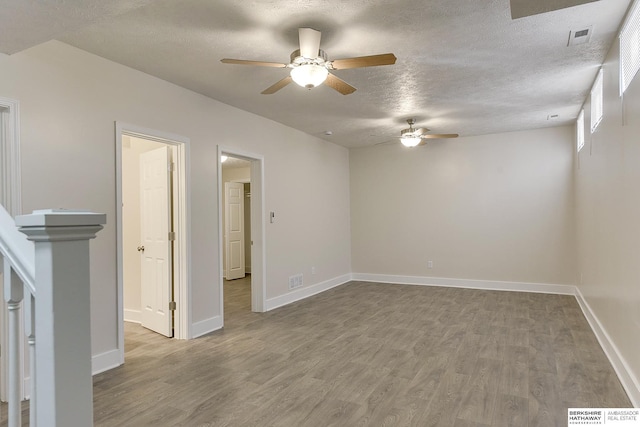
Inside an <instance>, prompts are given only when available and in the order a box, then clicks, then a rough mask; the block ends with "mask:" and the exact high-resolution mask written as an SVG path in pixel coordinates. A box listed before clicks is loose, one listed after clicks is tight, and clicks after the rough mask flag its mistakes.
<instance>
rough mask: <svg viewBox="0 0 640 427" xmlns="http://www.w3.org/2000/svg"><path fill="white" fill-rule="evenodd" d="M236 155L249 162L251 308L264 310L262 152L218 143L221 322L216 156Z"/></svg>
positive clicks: (219, 164) (221, 207) (222, 304)
mask: <svg viewBox="0 0 640 427" xmlns="http://www.w3.org/2000/svg"><path fill="white" fill-rule="evenodd" d="M223 154H225V155H227V156H232V157H237V158H240V159H243V160H247V161H249V162H251V241H252V243H253V244H252V245H251V311H254V312H257V313H262V312H264V311H266V283H267V269H266V265H267V262H266V250H265V248H266V238H265V234H266V233H265V210H264V206H265V204H264V156H262V155H260V154H256V153H251V152H248V151H243V150H238V149H237V148H232V147H227V146H223V145H218V147H217V160H216V163H217V165H218V272H219V274H218V280H219V282H218V283H220V301H219V303H220V306H219V310H220V318H221V320H222V325H223V326H224V277H223V261H222V254H223V250H224V249H223V244H224V234H223V227H224V224H223V223H224V220H223V218H224V217H223V212H222V210H223V209H224V206H222V193H223V192H224V184H223V182H222V162H221V161H220V156H222V155H223Z"/></svg>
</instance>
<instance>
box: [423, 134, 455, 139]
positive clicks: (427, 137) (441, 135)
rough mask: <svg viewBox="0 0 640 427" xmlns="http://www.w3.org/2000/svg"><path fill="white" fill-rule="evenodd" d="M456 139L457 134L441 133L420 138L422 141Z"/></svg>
mask: <svg viewBox="0 0 640 427" xmlns="http://www.w3.org/2000/svg"><path fill="white" fill-rule="evenodd" d="M457 137H458V134H457V133H441V134H436V133H432V134H428V135H422V136H421V138H423V139H440V138H457Z"/></svg>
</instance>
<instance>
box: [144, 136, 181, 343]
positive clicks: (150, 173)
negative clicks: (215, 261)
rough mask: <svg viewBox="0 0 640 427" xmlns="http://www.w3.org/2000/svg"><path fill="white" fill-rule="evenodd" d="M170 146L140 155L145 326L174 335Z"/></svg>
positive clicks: (163, 333)
mask: <svg viewBox="0 0 640 427" xmlns="http://www.w3.org/2000/svg"><path fill="white" fill-rule="evenodd" d="M169 162H170V154H169V147H167V146H165V147H162V148H158V149H156V150H153V151H148V152H146V153H142V154H141V155H140V230H141V240H140V241H141V243H140V247H139V248H138V250H139V251H140V254H141V259H142V265H141V281H142V283H141V302H142V319H141V320H142V326H144V327H145V328H148V329H151V330H153V331H155V332H158V333H160V334H162V335H166V336H168V337H171V336H173V316H172V312H171V311H170V310H169V302H170V301H171V298H172V280H171V241H170V240H169V231H171V175H170V172H169Z"/></svg>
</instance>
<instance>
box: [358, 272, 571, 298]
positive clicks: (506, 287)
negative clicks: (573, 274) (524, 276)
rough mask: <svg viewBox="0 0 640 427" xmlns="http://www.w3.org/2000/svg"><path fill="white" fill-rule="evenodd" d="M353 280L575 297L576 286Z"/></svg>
mask: <svg viewBox="0 0 640 427" xmlns="http://www.w3.org/2000/svg"><path fill="white" fill-rule="evenodd" d="M352 280H360V281H364V282H377V283H394V284H400V285H421V286H445V287H449V288H467V289H484V290H490V291H511V292H534V293H544V294H561V295H575V286H573V285H556V284H548V283H526V282H502V281H497V280H473V279H451V278H446V277H421V276H395V275H386V274H367V273H353V274H352Z"/></svg>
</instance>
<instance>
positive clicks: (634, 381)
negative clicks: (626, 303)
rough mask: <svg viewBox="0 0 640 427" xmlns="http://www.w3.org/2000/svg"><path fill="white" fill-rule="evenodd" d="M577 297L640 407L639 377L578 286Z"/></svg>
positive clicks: (631, 396) (633, 398) (594, 330)
mask: <svg viewBox="0 0 640 427" xmlns="http://www.w3.org/2000/svg"><path fill="white" fill-rule="evenodd" d="M576 299H577V300H578V304H580V308H582V312H583V313H584V317H586V318H587V321H588V322H589V325H590V326H591V329H592V330H593V333H594V334H595V335H596V338H597V339H598V342H600V347H602V350H603V351H604V353H605V354H606V355H607V357H608V358H609V362H611V365H612V366H613V369H614V370H615V371H616V374H618V379H619V380H620V382H621V383H622V387H624V389H625V391H626V392H627V395H628V396H629V400H631V404H632V405H633V406H634V407H636V408H638V407H640V381H638V378H636V377H635V375H633V372H632V371H631V369H630V368H629V365H628V364H627V362H626V360H625V359H624V357H622V355H621V354H620V352H619V351H618V347H616V345H615V344H614V342H613V341H612V340H611V337H609V334H608V333H607V330H606V329H605V328H604V327H603V326H602V323H600V320H598V317H597V316H596V315H595V313H594V312H593V310H591V307H590V306H589V304H588V303H587V301H586V300H585V299H584V297H583V296H582V293H581V292H580V289H578V288H576Z"/></svg>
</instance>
